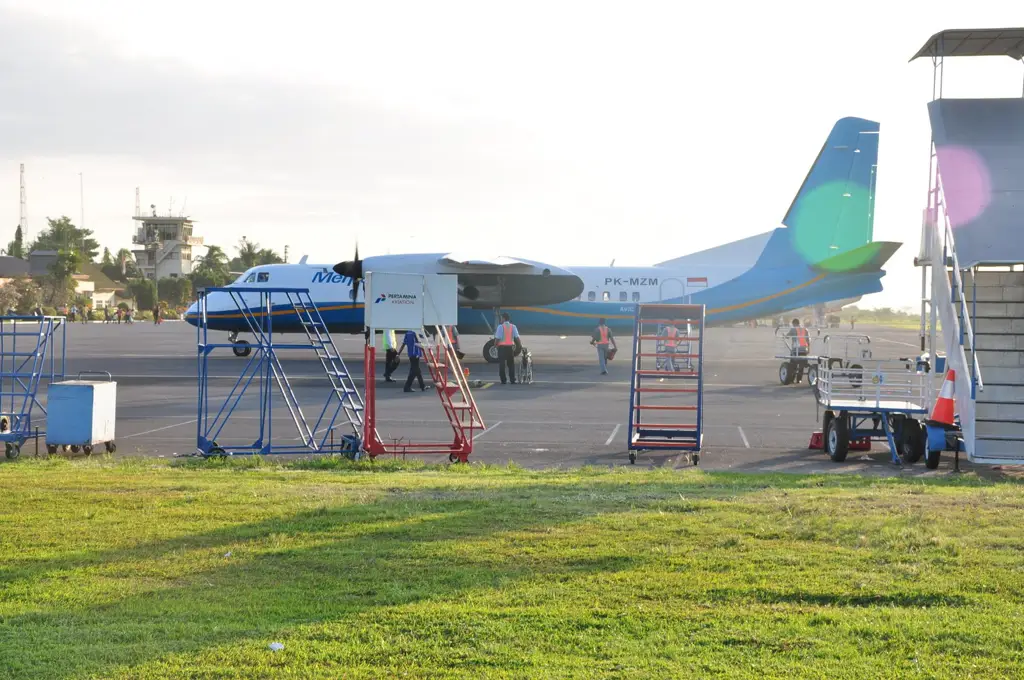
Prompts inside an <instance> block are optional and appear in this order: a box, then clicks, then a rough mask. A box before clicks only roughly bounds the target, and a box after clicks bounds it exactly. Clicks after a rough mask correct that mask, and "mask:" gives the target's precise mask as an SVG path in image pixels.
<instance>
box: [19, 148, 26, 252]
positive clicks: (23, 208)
mask: <svg viewBox="0 0 1024 680" xmlns="http://www.w3.org/2000/svg"><path fill="white" fill-rule="evenodd" d="M18 226H19V227H20V228H21V237H22V238H23V239H27V238H28V233H27V232H28V199H27V198H26V197H25V164H24V163H22V164H21V206H20V208H19V212H18Z"/></svg>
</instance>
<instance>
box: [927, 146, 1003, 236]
mask: <svg viewBox="0 0 1024 680" xmlns="http://www.w3.org/2000/svg"><path fill="white" fill-rule="evenodd" d="M935 155H936V156H937V157H938V159H939V174H940V175H941V176H942V189H943V193H944V196H945V199H946V213H947V214H948V215H949V222H950V224H951V225H952V226H953V228H954V229H956V228H957V227H961V226H963V225H965V224H968V223H970V222H973V221H974V220H975V219H977V218H978V216H980V215H981V213H983V212H985V208H987V207H988V204H989V203H990V202H991V201H992V178H991V176H990V175H989V171H988V167H987V166H986V165H985V161H984V159H982V157H981V156H980V155H978V152H976V151H974V150H973V149H970V148H967V147H964V146H957V145H955V144H950V145H946V146H940V147H937V148H936V149H935Z"/></svg>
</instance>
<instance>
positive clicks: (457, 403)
mask: <svg viewBox="0 0 1024 680" xmlns="http://www.w3.org/2000/svg"><path fill="white" fill-rule="evenodd" d="M452 408H455V409H467V408H472V406H470V405H469V404H468V403H466V402H464V401H453V402H452Z"/></svg>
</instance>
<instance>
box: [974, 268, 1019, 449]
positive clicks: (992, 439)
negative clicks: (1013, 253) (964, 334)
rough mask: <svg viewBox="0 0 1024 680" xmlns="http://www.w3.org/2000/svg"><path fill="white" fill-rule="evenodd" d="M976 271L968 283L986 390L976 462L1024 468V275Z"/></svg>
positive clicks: (977, 413) (977, 420) (980, 403)
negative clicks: (1015, 464) (1022, 466)
mask: <svg viewBox="0 0 1024 680" xmlns="http://www.w3.org/2000/svg"><path fill="white" fill-rule="evenodd" d="M1008 269H1009V267H1003V268H1002V271H998V270H996V271H993V270H992V269H978V268H976V269H974V270H970V271H968V273H967V277H966V280H965V281H964V291H963V292H964V295H963V298H964V301H965V302H966V306H967V308H968V310H969V311H970V314H971V317H972V318H973V328H974V349H975V351H968V352H967V353H966V354H967V357H968V358H969V359H970V357H971V355H972V354H973V355H974V356H976V358H977V362H978V365H979V368H980V373H981V375H983V376H984V387H983V389H981V390H975V404H974V447H973V451H972V456H971V457H972V459H973V460H977V461H979V462H980V461H985V462H989V461H991V462H998V463H1024V272H1022V271H1016V272H1014V271H1008Z"/></svg>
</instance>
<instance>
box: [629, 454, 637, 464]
mask: <svg viewBox="0 0 1024 680" xmlns="http://www.w3.org/2000/svg"><path fill="white" fill-rule="evenodd" d="M629 464H630V465H636V451H630V452H629Z"/></svg>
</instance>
